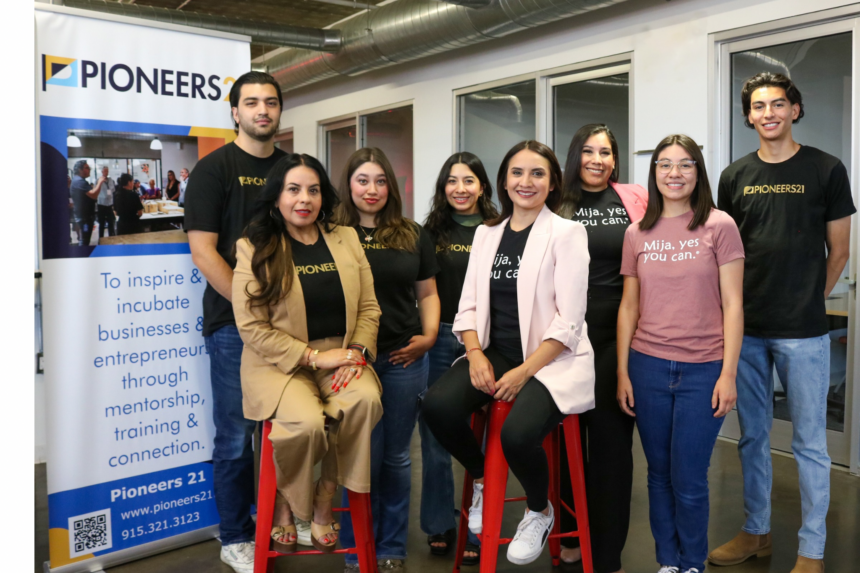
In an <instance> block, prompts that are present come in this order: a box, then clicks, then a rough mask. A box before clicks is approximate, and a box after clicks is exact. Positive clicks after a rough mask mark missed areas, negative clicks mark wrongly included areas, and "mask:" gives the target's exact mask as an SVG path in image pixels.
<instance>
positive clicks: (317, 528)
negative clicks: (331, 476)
mask: <svg viewBox="0 0 860 573" xmlns="http://www.w3.org/2000/svg"><path fill="white" fill-rule="evenodd" d="M321 485H322V479H320V480H319V481H317V483H316V485H315V486H314V501H331V499H332V498H333V497H334V494H335V493H336V492H337V488H336V487H335V488H334V491H328V490H327V489H326V488H325V487H322V493H321V492H320V486H321ZM339 532H340V525H339V524H338V522H337V521H332V522H331V523H327V524H319V523H316V522H315V521H314V520H313V519H311V543H312V544H313V546H314V547H315V548H316V549H317V550H319V551H322V552H323V553H331V552H332V551H334V550H335V547H336V546H337V540H338V539H340V535H339ZM331 533H336V534H338V538H337V539H335V540H334V541H330V542H328V543H325V542H323V541H320V539H321V538H323V537H325V536H326V535H329V534H331Z"/></svg>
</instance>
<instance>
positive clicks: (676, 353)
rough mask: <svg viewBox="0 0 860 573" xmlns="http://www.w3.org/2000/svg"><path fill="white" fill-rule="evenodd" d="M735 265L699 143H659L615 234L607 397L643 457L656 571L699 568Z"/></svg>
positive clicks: (734, 337)
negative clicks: (613, 395) (614, 389)
mask: <svg viewBox="0 0 860 573" xmlns="http://www.w3.org/2000/svg"><path fill="white" fill-rule="evenodd" d="M743 258H744V250H743V244H742V243H741V237H740V233H739V232H738V228H737V226H736V225H735V222H734V220H733V219H732V218H731V217H729V216H728V215H727V214H725V213H724V212H722V211H718V210H717V209H715V208H714V202H713V199H712V196H711V188H710V185H708V176H707V173H706V171H705V161H704V158H703V157H702V153H701V151H699V146H698V145H696V142H695V141H693V140H692V139H690V138H689V137H687V136H686V135H670V136H669V137H666V138H665V139H664V140H663V141H661V142H660V144H659V145H658V146H657V149H656V150H655V151H654V154H653V155H652V157H651V170H650V173H649V175H648V207H647V209H646V211H645V216H644V217H643V218H642V220H641V221H639V222H638V223H634V224H633V225H631V226H630V227H628V229H627V232H626V235H625V238H624V248H623V255H622V261H621V274H622V275H624V294H623V296H622V300H621V308H620V309H619V312H618V394H617V398H618V403H619V405H620V406H621V409H622V410H623V411H624V412H625V413H627V414H629V415H630V416H635V417H636V423H637V426H638V427H639V435H640V437H641V439H642V447H643V449H644V450H645V457H646V459H647V460H648V498H649V502H650V514H651V532H652V534H653V535H654V540H655V542H656V549H657V561H658V562H659V563H660V566H661V569H660V572H659V573H679V572H681V573H703V572H704V570H705V559H706V558H707V555H708V511H709V505H708V466H709V464H710V459H711V453H712V452H713V449H714V443H715V442H716V439H717V434H718V433H719V431H720V427H721V426H722V423H723V418H724V416H725V415H726V414H727V413H728V412H729V411H731V409H732V408H733V407H734V404H735V401H736V399H737V391H736V389H735V376H736V373H737V366H738V357H739V355H740V350H741V341H742V340H743V296H742V285H743ZM634 396H635V400H634Z"/></svg>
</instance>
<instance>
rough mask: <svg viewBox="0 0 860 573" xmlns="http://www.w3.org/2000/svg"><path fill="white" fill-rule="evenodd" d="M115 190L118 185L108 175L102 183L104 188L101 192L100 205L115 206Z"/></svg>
mask: <svg viewBox="0 0 860 573" xmlns="http://www.w3.org/2000/svg"><path fill="white" fill-rule="evenodd" d="M115 191H116V185H115V184H114V182H113V179H111V178H110V177H108V178H107V179H105V182H104V183H102V188H101V191H100V192H99V198H98V202H99V205H101V206H103V207H113V194H114V192H115Z"/></svg>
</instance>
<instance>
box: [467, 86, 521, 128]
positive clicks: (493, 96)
mask: <svg viewBox="0 0 860 573" xmlns="http://www.w3.org/2000/svg"><path fill="white" fill-rule="evenodd" d="M466 99H467V100H471V101H500V102H506V103H509V104H511V105H512V106H514V111H515V112H516V114H517V123H522V122H523V104H522V103H521V102H520V98H518V97H517V96H515V95H513V94H500V93H496V92H493V91H491V92H486V93H476V94H469V95H467V96H466Z"/></svg>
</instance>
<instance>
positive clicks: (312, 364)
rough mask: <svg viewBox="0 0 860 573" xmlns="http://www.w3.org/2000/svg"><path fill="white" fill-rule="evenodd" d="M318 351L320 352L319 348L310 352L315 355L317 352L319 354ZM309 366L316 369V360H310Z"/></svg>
mask: <svg viewBox="0 0 860 573" xmlns="http://www.w3.org/2000/svg"><path fill="white" fill-rule="evenodd" d="M319 353H320V351H319V350H314V351H313V353H312V354H311V356H316V355H317V354H319ZM311 367H312V368H313V369H314V370H317V361H316V360H314V361H313V362H311Z"/></svg>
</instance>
